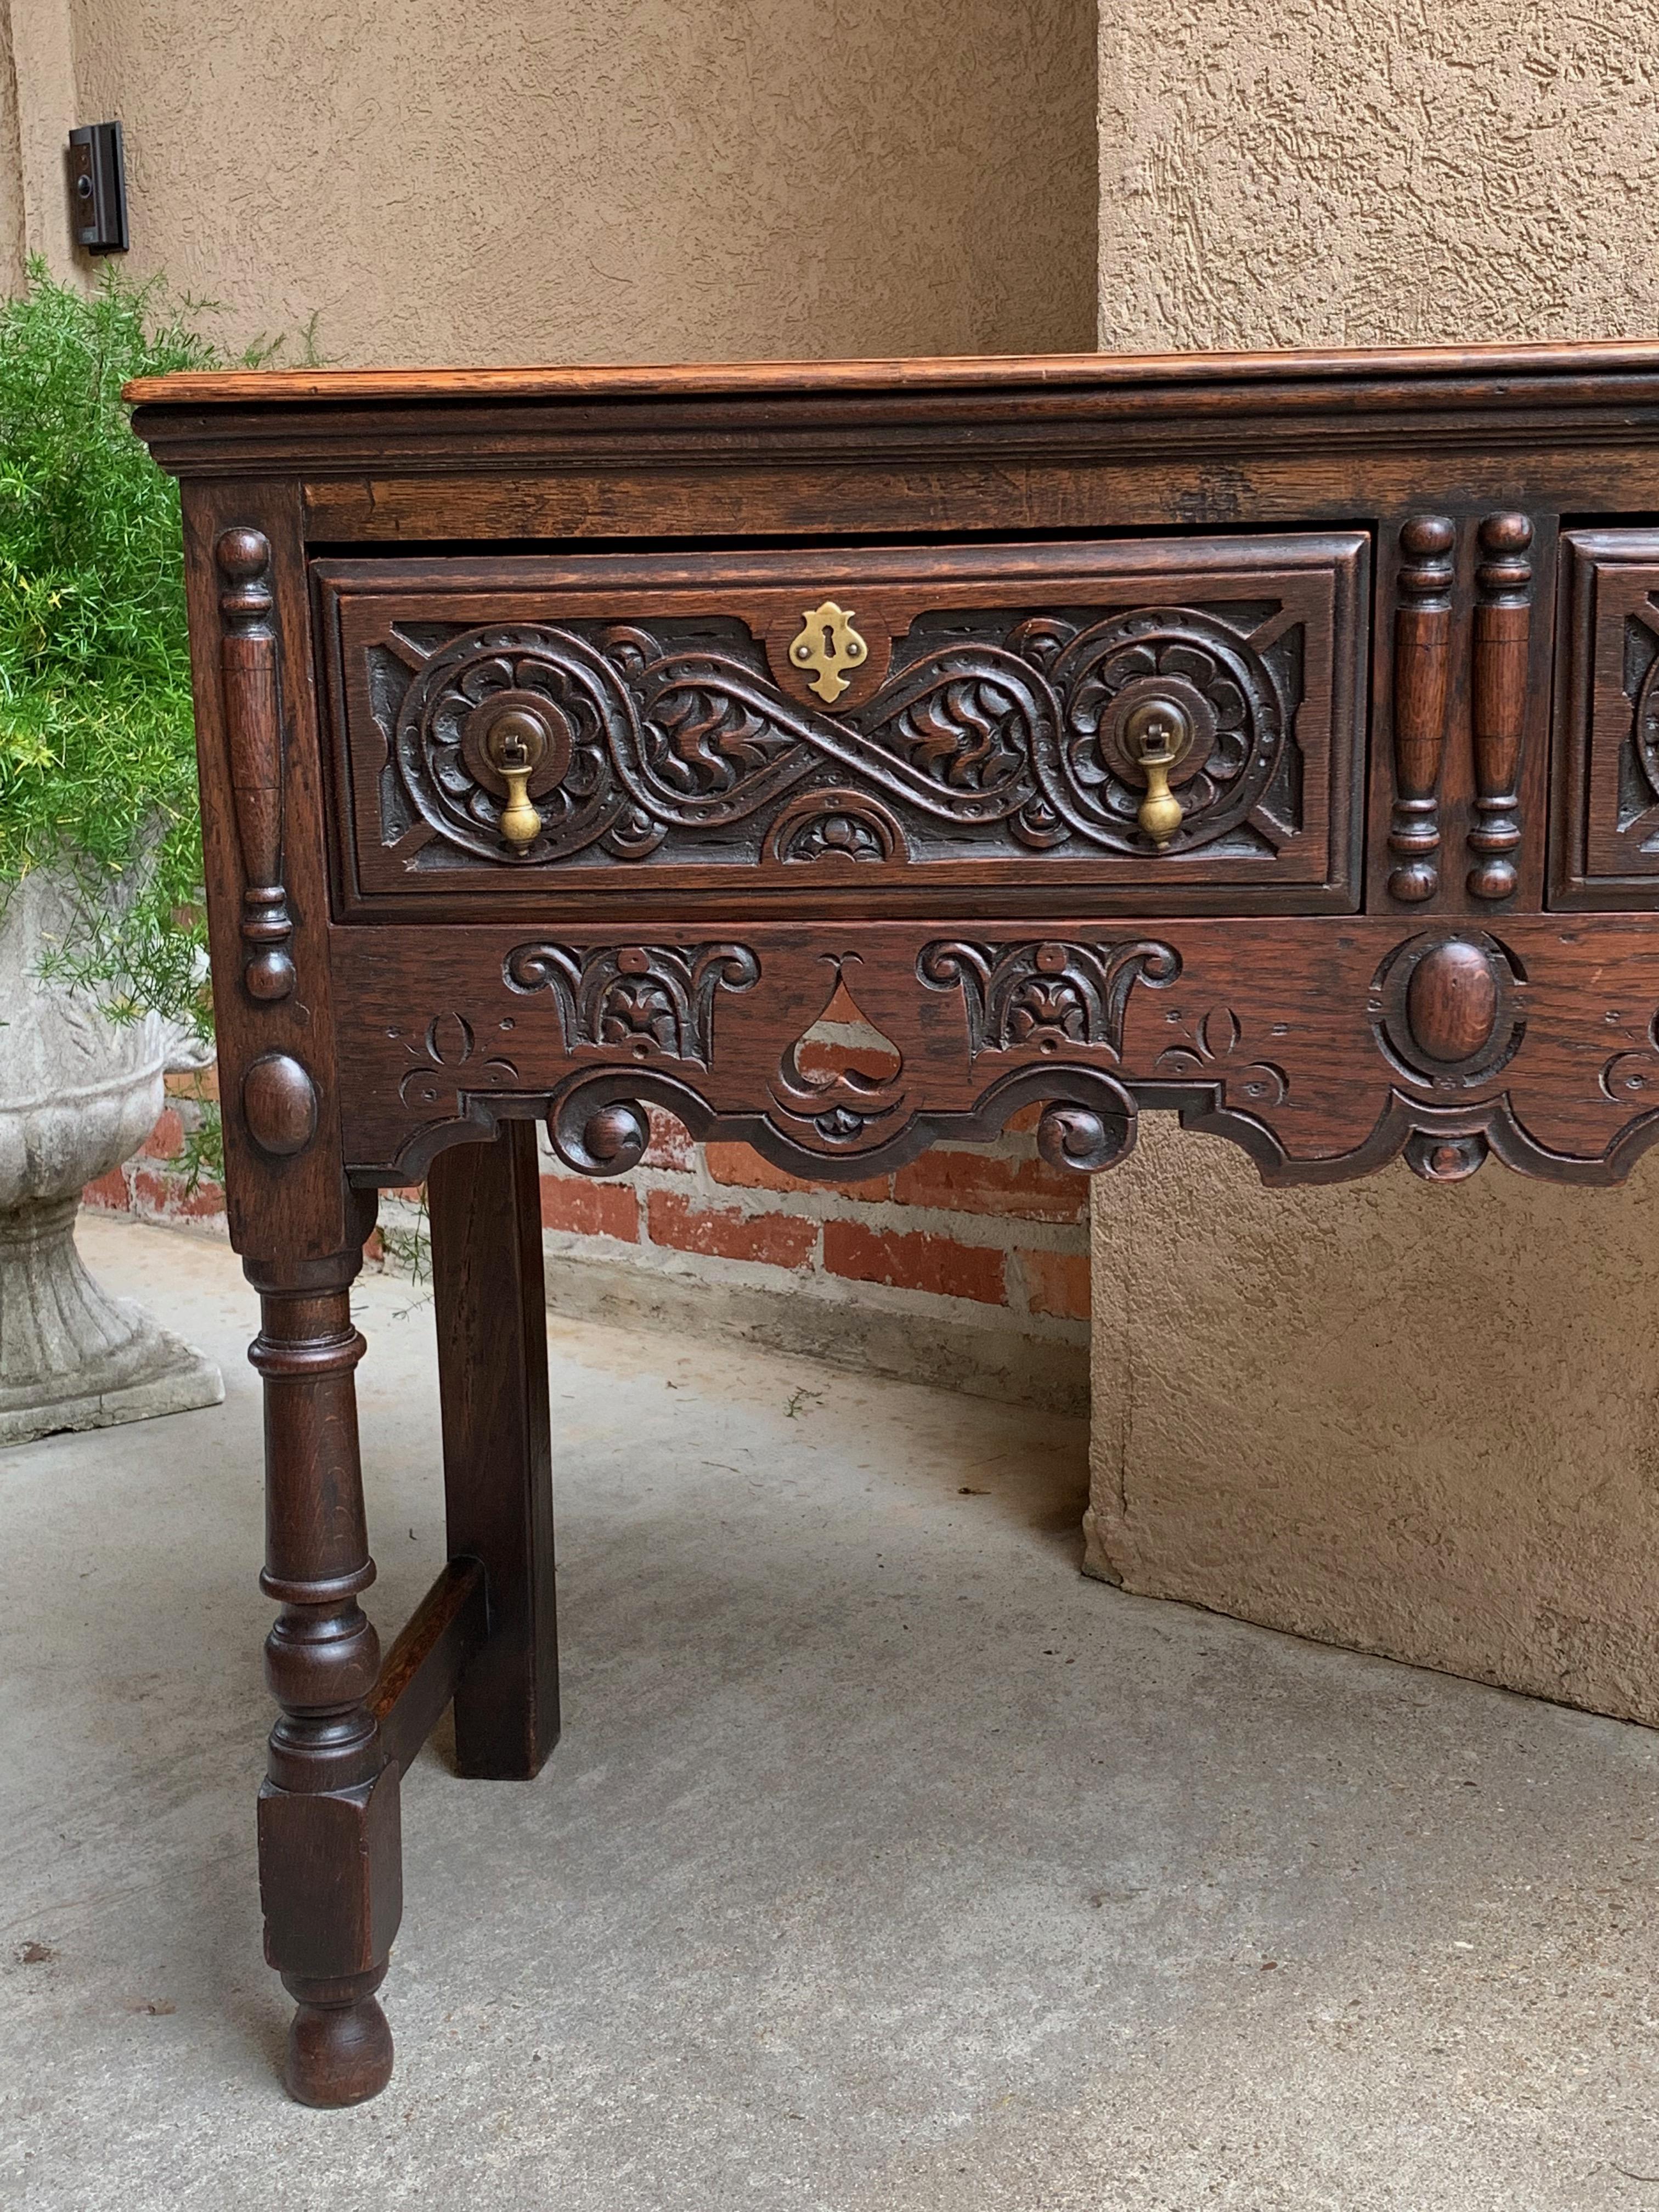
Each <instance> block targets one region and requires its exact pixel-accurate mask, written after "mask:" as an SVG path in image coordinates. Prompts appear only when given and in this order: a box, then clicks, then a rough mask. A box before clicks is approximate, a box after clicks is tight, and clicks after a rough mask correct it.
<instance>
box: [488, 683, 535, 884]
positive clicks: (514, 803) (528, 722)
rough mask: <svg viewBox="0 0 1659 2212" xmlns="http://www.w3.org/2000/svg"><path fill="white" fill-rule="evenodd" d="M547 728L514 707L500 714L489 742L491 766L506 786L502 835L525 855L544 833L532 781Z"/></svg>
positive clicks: (530, 715) (490, 730)
mask: <svg viewBox="0 0 1659 2212" xmlns="http://www.w3.org/2000/svg"><path fill="white" fill-rule="evenodd" d="M547 739H548V732H547V725H546V723H545V722H544V721H543V720H542V719H541V717H540V716H539V715H538V714H530V713H529V712H528V711H527V710H526V709H525V708H517V707H515V708H512V709H511V710H510V711H509V712H508V713H507V714H501V715H498V716H497V718H496V719H495V721H494V722H492V723H491V725H490V727H489V738H487V740H486V749H487V750H488V751H489V758H490V762H491V764H492V765H493V766H494V767H495V769H496V771H497V773H498V774H499V775H500V776H501V781H502V782H503V783H504V784H505V785H506V786H507V804H506V805H505V806H504V807H502V809H501V835H502V836H503V837H505V838H506V840H507V843H508V844H509V845H515V846H516V847H517V848H518V849H519V850H520V852H521V853H522V852H523V851H525V850H526V848H527V847H529V846H531V845H533V844H534V843H535V842H536V840H537V838H538V837H539V836H540V835H541V833H542V817H541V816H540V815H539V814H538V812H537V811H536V809H535V808H534V807H533V806H532V805H531V803H530V779H531V777H532V775H534V774H535V773H536V769H537V768H538V765H539V763H540V761H541V757H542V755H543V754H544V752H545V751H546V750H547Z"/></svg>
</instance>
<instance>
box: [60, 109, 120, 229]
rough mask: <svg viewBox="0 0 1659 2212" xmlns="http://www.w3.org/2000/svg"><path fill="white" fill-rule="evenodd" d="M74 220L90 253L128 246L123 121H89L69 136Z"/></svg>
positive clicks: (72, 218) (71, 208)
mask: <svg viewBox="0 0 1659 2212" xmlns="http://www.w3.org/2000/svg"><path fill="white" fill-rule="evenodd" d="M69 176H70V222H71V223H72V224H73V225H74V228H75V242H76V245H77V246H80V247H81V248H82V250H83V251H84V252H88V253H125V252H126V250H127V171H126V161H125V155H124V154H123V152H122V147H121V126H120V125H119V124H118V123H83V124H82V125H81V126H80V128H79V129H78V130H76V131H70V135H69Z"/></svg>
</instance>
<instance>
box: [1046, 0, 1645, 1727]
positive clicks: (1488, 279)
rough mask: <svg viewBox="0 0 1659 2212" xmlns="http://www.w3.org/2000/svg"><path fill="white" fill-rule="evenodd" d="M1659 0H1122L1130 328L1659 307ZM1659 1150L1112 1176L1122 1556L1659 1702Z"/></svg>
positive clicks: (1109, 290) (1120, 124) (1191, 1141)
mask: <svg viewBox="0 0 1659 2212" xmlns="http://www.w3.org/2000/svg"><path fill="white" fill-rule="evenodd" d="M1656 140H1659V7H1656V6H1655V5H1654V4H1653V3H1652V0H1649V4H1647V5H1645V6H1640V7H1636V8H1632V7H1630V6H1628V5H1626V6H1624V7H1620V8H1618V9H1614V8H1613V7H1612V6H1611V5H1608V4H1605V0H1601V4H1595V0H1590V4H1581V5H1579V6H1577V7H1575V8H1573V9H1543V8H1525V9H1513V8H1504V7H1498V6H1497V5H1494V4H1492V0H1471V3H1470V4H1468V5H1465V6H1462V7H1460V8H1457V9H1452V8H1439V7H1435V6H1433V5H1428V4H1418V5H1406V4H1401V0H1388V4H1383V0H1278V4H1275V5H1273V6H1272V7H1267V8H1264V7H1262V6H1261V5H1260V4H1259V0H1249V4H1247V0H1204V3H1203V4H1202V5H1199V4H1196V0H1175V4H1172V5H1170V6H1167V7H1164V8H1163V9H1158V11H1156V13H1153V12H1150V11H1146V10H1145V9H1141V8H1139V7H1138V6H1131V5H1129V4H1127V0H1103V5H1102V9H1101V25H1100V141H1101V253H1100V333H1101V339H1102V343H1104V344H1111V345H1124V346H1156V347H1164V346H1235V345H1273V344H1290V343H1304V342H1331V341H1334V342H1345V341H1346V342H1354V343H1359V342H1380V341H1386V340H1389V339H1396V338H1399V339H1404V338H1419V339H1429V338H1437V337H1443V338H1447V339H1455V338H1465V337H1467V338H1486V337H1504V336H1513V337H1542V336H1563V337H1568V336H1583V337H1591V336H1599V335H1616V334H1624V333H1635V332H1644V333H1645V332H1651V331H1653V330H1654V329H1655V328H1656V326H1659V233H1656V228H1655V226H1654V224H1653V222H1651V220H1650V219H1649V218H1647V217H1646V216H1644V213H1643V209H1642V199H1643V196H1644V191H1645V189H1646V188H1645V183H1644V179H1645V177H1646V175H1647V174H1648V173H1649V172H1650V164H1651V149H1652V147H1653V145H1654V144H1655V143H1656ZM1656 1174H1659V1170H1656V1168H1655V1166H1654V1164H1653V1163H1652V1162H1651V1161H1650V1162H1648V1163H1646V1164H1644V1166H1642V1167H1640V1168H1638V1170H1637V1174H1636V1176H1635V1178H1634V1181H1633V1182H1632V1186H1630V1187H1629V1188H1627V1189H1626V1190H1625V1191H1623V1192H1615V1193H1606V1194H1589V1193H1584V1192H1566V1193H1564V1192H1561V1191H1559V1190H1555V1189H1553V1188H1546V1187H1544V1186H1541V1185H1538V1184H1530V1183H1525V1182H1522V1181H1521V1180H1520V1179H1519V1178H1518V1177H1516V1176H1510V1175H1507V1174H1505V1173H1504V1171H1503V1170H1501V1169H1498V1168H1497V1167H1489V1168H1488V1169H1487V1170H1486V1171H1485V1173H1484V1174H1483V1175H1482V1176H1480V1179H1479V1180H1478V1182H1475V1183H1474V1184H1473V1185H1470V1186H1468V1187H1465V1188H1459V1189H1456V1190H1433V1189H1429V1188H1425V1186H1423V1185H1421V1184H1419V1183H1418V1182H1415V1181H1414V1180H1413V1178H1412V1177H1411V1176H1409V1175H1408V1174H1407V1172H1406V1170H1404V1169H1403V1168H1398V1167H1397V1168H1394V1169H1390V1170H1388V1171H1387V1172H1386V1173H1385V1174H1384V1175H1383V1176H1380V1177H1378V1178H1376V1180H1375V1181H1374V1182H1370V1183H1365V1184H1360V1185H1352V1186H1347V1187H1345V1188H1337V1189H1334V1190H1329V1191H1308V1192H1298V1193H1272V1194H1269V1193H1266V1192H1264V1191H1263V1190H1262V1189H1261V1187H1260V1185H1259V1184H1258V1183H1257V1182H1256V1179H1255V1173H1254V1170H1251V1169H1250V1168H1249V1165H1248V1164H1247V1163H1246V1162H1245V1160H1244V1159H1243V1157H1242V1156H1241V1155H1238V1154H1236V1153H1234V1152H1232V1151H1231V1148H1230V1147H1227V1146H1224V1145H1221V1144H1219V1143H1218V1142H1216V1141H1215V1140H1213V1139H1200V1138H1194V1137H1185V1136H1182V1135H1181V1134H1180V1133H1178V1132H1177V1131H1176V1129H1175V1127H1174V1125H1173V1124H1172V1123H1170V1122H1169V1121H1166V1120H1165V1117H1163V1116H1157V1117H1152V1126H1151V1127H1148V1129H1147V1130H1146V1133H1145V1134H1144V1136H1143V1139H1142V1145H1141V1150H1140V1153H1139V1157H1138V1158H1136V1159H1134V1160H1133V1161H1132V1162H1131V1163H1130V1164H1129V1165H1127V1167H1126V1168H1124V1169H1123V1170H1121V1171H1119V1172H1118V1173H1117V1174H1115V1175H1112V1176H1106V1177H1103V1178H1102V1179H1101V1180H1100V1182H1098V1183H1097V1186H1096V1197H1095V1234H1094V1267H1095V1313H1096V1333H1095V1340H1094V1399H1095V1407H1096V1432H1095V1439H1094V1462H1095V1464H1094V1497H1093V1505H1092V1509H1091V1555H1090V1556H1091V1565H1092V1567H1093V1568H1094V1570H1095V1571H1097V1572H1103V1573H1107V1574H1111V1575H1115V1576H1118V1577H1121V1578H1122V1579H1123V1580H1124V1581H1125V1582H1126V1583H1127V1584H1128V1585H1129V1586H1130V1587H1131V1588H1133V1589H1139V1590H1146V1591H1152V1592H1156V1593H1158V1594H1159V1595H1168V1596H1177V1597H1183V1598H1189V1599H1193V1600H1195V1601H1197V1602H1199V1603H1200V1604H1203V1605H1206V1606H1212V1607H1216V1608H1217V1609H1218V1610H1220V1611H1223V1612H1227V1613H1239V1614H1242V1615H1243V1616H1244V1617H1245V1618H1247V1619H1249V1620H1259V1621H1264V1622H1267V1623H1268V1624H1270V1625H1271V1626H1275V1627H1281V1628H1287V1629H1291V1630H1295V1631H1297V1632H1299V1633H1302V1634H1304V1635H1310V1636H1316V1637H1320V1638H1326V1639H1328V1640H1331V1641H1334V1642H1338V1643H1344V1644H1357V1645H1359V1646H1362V1647H1364V1648H1369V1649H1372V1650H1381V1651H1387V1652H1390V1653H1392V1654H1394V1655H1395V1656H1398V1657H1401V1658H1407V1659H1411V1660H1415V1661H1418V1662H1421V1663H1423V1664H1425V1665H1429V1666H1436V1667H1443V1668H1449V1669H1451V1670H1453V1671H1455V1672H1457V1673H1462V1674H1472V1675H1475V1676H1479V1677H1481V1678H1484V1679H1486V1680H1493V1681H1499V1682H1505V1683H1509V1684H1510V1685H1512V1686H1515V1687H1516V1688H1520V1689H1524V1690H1529V1691H1534V1692H1542V1693H1543V1694H1546V1695H1548V1696H1551V1697H1556V1698H1560V1699H1565V1700H1567V1701H1569V1702H1571V1703H1575V1704H1582V1705H1589V1706H1593V1707H1596V1708H1599V1709H1601V1710H1604V1711H1609V1712H1616V1713H1622V1714H1629V1715H1634V1716H1637V1717H1642V1718H1645V1719H1648V1720H1650V1721H1659V1642H1656V1636H1655V1627H1654V1622H1655V1606H1654V1598H1653V1567H1652V1562H1653V1560H1654V1559H1655V1558H1656V1557H1659V1467H1656V1459H1655V1449H1656V1447H1655V1442H1654V1438H1655V1413H1656V1388H1659V1327H1656V1323H1655V1320H1654V1308H1655V1306H1656V1300H1655V1298H1654V1297H1653V1290H1652V1283H1653V1263H1652V1262H1651V1261H1650V1259H1649V1257H1648V1255H1650V1253H1652V1252H1654V1251H1655V1250H1656V1249H1659V1246H1656V1233H1659V1181H1656V1179H1655V1178H1656Z"/></svg>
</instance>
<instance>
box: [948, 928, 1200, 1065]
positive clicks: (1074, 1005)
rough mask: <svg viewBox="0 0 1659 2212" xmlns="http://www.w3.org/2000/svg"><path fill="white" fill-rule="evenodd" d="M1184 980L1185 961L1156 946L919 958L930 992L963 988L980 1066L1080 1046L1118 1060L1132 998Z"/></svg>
mask: <svg viewBox="0 0 1659 2212" xmlns="http://www.w3.org/2000/svg"><path fill="white" fill-rule="evenodd" d="M1180 973H1181V956H1180V954H1179V953H1178V952H1176V950H1175V948H1174V947H1173V946H1172V945H1164V944H1160V943H1159V942H1158V940H1157V939H1152V938H1146V939H1140V940H1139V941H1137V942H1135V943H1133V944H1127V945H1078V944H1063V943H1060V942H1059V941H1058V940H1049V941H1047V942H1044V943H1042V944H1037V945H975V944H970V943H969V942H967V941H966V940H965V939H935V941H934V942H933V944H931V945H924V946H923V947H922V949H921V952H920V953H919V954H918V956H917V958H916V974H917V975H918V976H919V977H920V979H921V981H922V982H924V983H925V984H926V985H927V987H928V988H929V989H930V990H933V991H950V990H955V989H957V988H960V990H961V992H962V998H963V1008H964V1010H965V1012H966V1014H967V1018H968V1048H969V1054H971V1056H972V1057H973V1058H974V1059H975V1060H977V1059H978V1058H979V1056H980V1054H981V1053H987V1052H1020V1051H1034V1052H1058V1051H1060V1050H1061V1049H1062V1048H1067V1047H1075V1046H1078V1045H1086V1046H1093V1047H1095V1048H1097V1049H1098V1050H1100V1051H1102V1052H1103V1053H1105V1054H1107V1055H1108V1056H1109V1057H1110V1058H1111V1059H1113V1060H1116V1059H1118V1058H1119V1057H1121V1054H1122V1050H1123V1017H1124V1012H1125V1009H1126V1008H1127V1005H1128V1002H1129V994H1130V992H1131V991H1132V990H1133V988H1134V987H1135V985H1136V984H1137V983H1146V984H1148V985H1150V986H1151V987H1152V988H1153V989H1154V990H1159V989H1163V988H1164V987H1166V986H1167V985H1169V984H1170V983H1172V982H1174V981H1175V980H1176V976H1178V975H1180Z"/></svg>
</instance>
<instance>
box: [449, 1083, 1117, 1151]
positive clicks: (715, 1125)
mask: <svg viewBox="0 0 1659 2212" xmlns="http://www.w3.org/2000/svg"><path fill="white" fill-rule="evenodd" d="M647 1105H657V1106H661V1107H663V1108H665V1109H666V1110H667V1111H668V1112H669V1113H671V1114H672V1115H674V1117H675V1118H676V1120H678V1121H680V1122H681V1123H682V1124H683V1125H684V1127H685V1128H686V1129H687V1130H689V1131H690V1133H691V1135H692V1136H693V1137H694V1138H696V1139H699V1140H702V1139H707V1138H709V1137H713V1136H724V1137H730V1138H735V1139H741V1140H742V1141H743V1142H744V1143H746V1144H750V1145H752V1146H754V1148H755V1149H756V1151H757V1152H760V1153H762V1154H763V1156H764V1157H765V1158H767V1159H769V1160H770V1161H771V1162H772V1163H773V1164H774V1165H775V1166H777V1167H781V1168H783V1169H785V1170H787V1171H788V1172H789V1173H790V1174H793V1175H798V1176H805V1177H809V1178H810V1177H811V1176H817V1175H823V1174H824V1173H825V1172H826V1171H827V1172H829V1174H832V1175H836V1176H841V1175H844V1174H846V1173H847V1172H848V1168H849V1166H850V1164H852V1158H856V1162H857V1166H858V1170H859V1171H860V1173H869V1174H878V1173H885V1172H887V1171H888V1170H890V1169H893V1168H896V1167H902V1166H903V1165H904V1164H905V1163H906V1162H907V1161H909V1160H913V1159H915V1158H916V1156H917V1155H918V1154H919V1153H921V1152H924V1151H926V1149H927V1146H929V1145H931V1144H937V1143H939V1142H940V1141H941V1140H946V1141H950V1140H954V1141H956V1142H959V1143H985V1142H987V1141H989V1140H990V1139H993V1138H994V1137H995V1135H996V1134H997V1133H998V1131H999V1130H1000V1129H1002V1128H1003V1127H1006V1124H1007V1122H1008V1121H1009V1120H1010V1119H1011V1117H1012V1115H1015V1114H1017V1113H1018V1112H1019V1111H1020V1109H1022V1108H1025V1107H1030V1106H1040V1107H1041V1108H1042V1115H1041V1116H1040V1118H1039V1120H1038V1123H1037V1145H1038V1147H1039V1149H1040V1150H1041V1151H1042V1154H1043V1157H1044V1158H1046V1159H1048V1160H1050V1161H1051V1162H1052V1163H1053V1164H1054V1165H1055V1166H1057V1167H1065V1168H1069V1169H1071V1170H1073V1171H1074V1172H1076V1173H1078V1174H1082V1175H1094V1174H1097V1173H1099V1172H1100V1171H1101V1170H1104V1169H1107V1168H1111V1167H1116V1166H1118V1165H1119V1164H1121V1162H1122V1161H1123V1160H1125V1159H1127V1158H1128V1156H1129V1154H1130V1152H1132V1151H1133V1147H1134V1141H1135V1133H1136V1128H1137V1115H1136V1109H1135V1102H1134V1098H1133V1095H1132V1094H1131V1092H1130V1091H1129V1090H1128V1089H1127V1087H1126V1086H1125V1085H1122V1084H1121V1083H1120V1082H1119V1081H1118V1080H1117V1079H1116V1078H1115V1076H1112V1075H1109V1074H1108V1073H1107V1072H1106V1071H1105V1069H1103V1068H1100V1067H1085V1066H1073V1067H1055V1066H1046V1065H1044V1066H1029V1065H1028V1066H1024V1067H1012V1068H1008V1069H1006V1070H1004V1071H1003V1072H1001V1073H999V1074H998V1075H997V1077H996V1078H995V1079H994V1081H992V1082H991V1083H990V1084H988V1085H987V1086H986V1088H985V1090H984V1091H982V1092H981V1094H980V1097H979V1098H978V1100H977V1102H976V1103H975V1105H974V1106H973V1107H972V1108H970V1109H969V1110H967V1111H965V1112H961V1113H944V1114H919V1115H911V1116H909V1117H908V1118H895V1117H894V1116H893V1115H882V1116H872V1117H870V1119H869V1121H866V1123H865V1125H864V1127H862V1129H860V1130H858V1131H852V1132H849V1133H848V1135H847V1136H845V1137H843V1136H842V1134H841V1133H839V1132H837V1131H835V1130H831V1129H826V1128H824V1127H820V1126H818V1124H817V1122H816V1121H812V1120H810V1119H798V1118H797V1117H795V1116H793V1115H787V1114H785V1115H782V1116H781V1118H780V1117H779V1116H777V1115H775V1114H774V1113H772V1112H767V1113H743V1114H730V1113H727V1114H717V1113H715V1112H714V1109H713V1108H712V1107H711V1106H710V1105H709V1103H708V1100H707V1098H706V1097H704V1096H703V1095H702V1092H701V1091H699V1090H698V1089H697V1088H696V1086H695V1085H694V1084H693V1082H692V1081H690V1079H687V1078H686V1077H684V1076H683V1075H679V1074H676V1073H673V1072H671V1071H670V1070H668V1069H662V1068H641V1069H638V1070H634V1069H629V1068H603V1069H594V1070H590V1071H588V1072H586V1073H583V1074H581V1075H579V1076H577V1077H575V1078H574V1079H572V1080H571V1081H570V1082H568V1083H567V1084H566V1085H563V1087H562V1089H560V1090H559V1091H556V1092H555V1093H554V1094H553V1095H552V1097H550V1100H549V1101H548V1108H547V1127H548V1133H549V1135H550V1138H551V1139H552V1144H553V1149H554V1151H555V1152H556V1153H557V1154H558V1157H559V1158H560V1159H561V1160H562V1161H563V1162H564V1164H565V1165H566V1166H567V1167H568V1168H570V1169H572V1170H574V1172H575V1173H576V1174H578V1175H584V1176H614V1175H623V1174H626V1173H627V1171H628V1170H629V1169H630V1168H632V1167H635V1166H636V1165H637V1164H638V1163H639V1161H640V1159H641V1157H642V1156H643V1154H644V1152H645V1148H646V1145H647V1141H648V1139H649V1133H650V1132H649V1121H648V1118H647ZM471 1108H472V1123H471V1125H470V1126H476V1125H477V1123H478V1122H479V1121H482V1122H483V1124H484V1125H485V1126H486V1127H488V1126H492V1124H493V1119H494V1112H493V1109H491V1107H490V1105H489V1102H488V1101H487V1100H484V1101H473V1102H471ZM878 1125H879V1126H878ZM434 1139H438V1140H439V1141H441V1133H439V1132H434V1133H433V1134H432V1136H431V1137H428V1138H427V1139H424V1140H417V1141H416V1142H415V1143H413V1144H411V1145H410V1147H409V1148H408V1152H407V1153H406V1156H405V1157H406V1163H407V1170H408V1171H409V1172H412V1173H417V1174H418V1173H420V1172H422V1170H424V1168H425V1166H426V1164H427V1162H428V1158H429V1157H430V1153H431V1152H432V1150H433V1149H435V1142H434ZM855 1139H856V1141H854V1140H855ZM849 1154H850V1156H851V1157H850V1158H849Z"/></svg>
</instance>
